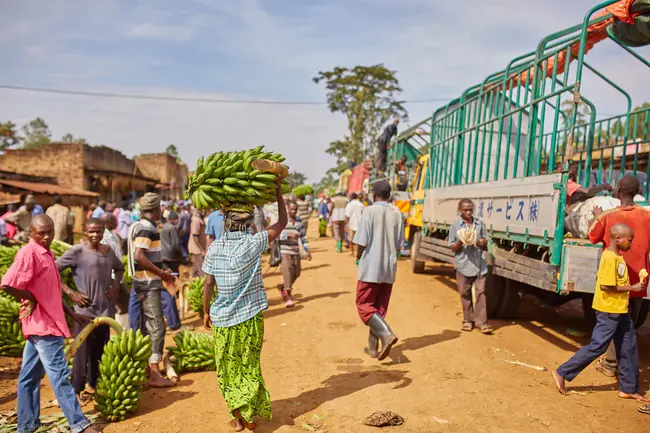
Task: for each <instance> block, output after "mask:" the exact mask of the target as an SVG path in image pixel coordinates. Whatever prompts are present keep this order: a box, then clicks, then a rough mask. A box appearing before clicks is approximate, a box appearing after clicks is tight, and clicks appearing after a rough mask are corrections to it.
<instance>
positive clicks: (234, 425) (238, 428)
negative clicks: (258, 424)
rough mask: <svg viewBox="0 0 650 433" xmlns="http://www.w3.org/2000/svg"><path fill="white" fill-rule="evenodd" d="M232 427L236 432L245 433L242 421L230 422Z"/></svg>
mask: <svg viewBox="0 0 650 433" xmlns="http://www.w3.org/2000/svg"><path fill="white" fill-rule="evenodd" d="M230 425H231V426H232V428H234V429H235V431H244V423H243V422H241V420H238V419H234V420H232V421H230Z"/></svg>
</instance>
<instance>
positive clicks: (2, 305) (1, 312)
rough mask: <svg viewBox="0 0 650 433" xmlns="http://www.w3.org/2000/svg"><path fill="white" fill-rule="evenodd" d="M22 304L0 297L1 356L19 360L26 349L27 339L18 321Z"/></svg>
mask: <svg viewBox="0 0 650 433" xmlns="http://www.w3.org/2000/svg"><path fill="white" fill-rule="evenodd" d="M19 311H20V304H19V303H18V302H16V301H14V300H13V298H12V299H10V298H6V297H0V356H12V357H16V358H19V357H21V356H22V354H23V348H24V347H25V337H23V332H22V330H21V327H20V322H19V321H18V313H19Z"/></svg>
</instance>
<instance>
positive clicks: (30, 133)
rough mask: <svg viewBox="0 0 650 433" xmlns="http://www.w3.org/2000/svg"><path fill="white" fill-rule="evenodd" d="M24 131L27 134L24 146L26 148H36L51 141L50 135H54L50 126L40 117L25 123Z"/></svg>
mask: <svg viewBox="0 0 650 433" xmlns="http://www.w3.org/2000/svg"><path fill="white" fill-rule="evenodd" d="M23 133H24V134H25V138H24V147H25V148H26V149H34V148H37V147H40V146H41V145H43V144H47V143H50V137H51V136H52V133H51V132H50V127H49V126H47V123H45V120H43V119H41V118H40V117H37V118H36V119H34V120H31V121H30V122H29V123H28V124H26V125H24V126H23Z"/></svg>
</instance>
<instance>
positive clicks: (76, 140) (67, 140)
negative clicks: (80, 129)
mask: <svg viewBox="0 0 650 433" xmlns="http://www.w3.org/2000/svg"><path fill="white" fill-rule="evenodd" d="M59 141H60V142H61V143H78V144H88V140H86V139H85V138H82V137H75V136H74V135H72V134H70V133H67V134H65V135H64V136H63V137H61V140H59Z"/></svg>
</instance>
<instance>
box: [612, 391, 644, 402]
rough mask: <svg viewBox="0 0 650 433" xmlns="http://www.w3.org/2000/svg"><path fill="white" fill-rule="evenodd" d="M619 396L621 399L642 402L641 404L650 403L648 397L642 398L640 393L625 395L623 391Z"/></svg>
mask: <svg viewBox="0 0 650 433" xmlns="http://www.w3.org/2000/svg"><path fill="white" fill-rule="evenodd" d="M618 396H619V397H620V398H625V399H629V400H636V401H640V402H641V403H650V399H647V398H646V397H644V396H642V395H641V394H639V393H638V392H637V393H636V394H627V393H625V392H623V391H619V392H618Z"/></svg>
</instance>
